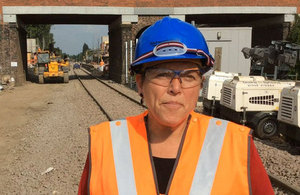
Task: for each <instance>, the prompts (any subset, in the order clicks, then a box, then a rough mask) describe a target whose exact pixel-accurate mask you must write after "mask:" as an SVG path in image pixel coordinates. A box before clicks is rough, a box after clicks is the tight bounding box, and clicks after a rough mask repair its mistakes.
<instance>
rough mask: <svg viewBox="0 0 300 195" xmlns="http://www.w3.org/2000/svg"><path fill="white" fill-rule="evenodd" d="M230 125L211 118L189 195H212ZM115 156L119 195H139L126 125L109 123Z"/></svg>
mask: <svg viewBox="0 0 300 195" xmlns="http://www.w3.org/2000/svg"><path fill="white" fill-rule="evenodd" d="M227 124H228V121H224V120H221V119H215V118H212V119H210V121H209V125H208V128H207V132H206V135H205V139H204V143H203V146H202V149H201V153H200V155H199V160H198V163H197V167H196V172H195V174H194V178H193V183H192V186H191V189H190V194H191V195H195V194H199V193H200V192H201V194H210V192H211V189H212V186H213V182H214V178H215V174H216V170H217V167H218V163H219V158H220V153H221V150H222V146H223V141H224V137H225V133H226V128H227ZM110 130H111V139H112V146H113V156H114V163H115V170H116V177H117V185H118V191H119V194H120V195H127V194H130V195H131V194H137V192H136V186H135V178H134V171H133V164H132V157H131V149H130V141H129V135H128V127H127V121H126V120H121V121H113V122H110Z"/></svg>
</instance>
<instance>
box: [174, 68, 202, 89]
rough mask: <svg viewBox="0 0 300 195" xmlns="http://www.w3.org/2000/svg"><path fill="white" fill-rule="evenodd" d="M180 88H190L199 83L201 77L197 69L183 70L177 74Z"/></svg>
mask: <svg viewBox="0 0 300 195" xmlns="http://www.w3.org/2000/svg"><path fill="white" fill-rule="evenodd" d="M179 77H180V79H181V87H182V88H190V87H195V86H197V85H200V82H201V77H200V71H199V70H184V71H182V72H181V73H180V75H179Z"/></svg>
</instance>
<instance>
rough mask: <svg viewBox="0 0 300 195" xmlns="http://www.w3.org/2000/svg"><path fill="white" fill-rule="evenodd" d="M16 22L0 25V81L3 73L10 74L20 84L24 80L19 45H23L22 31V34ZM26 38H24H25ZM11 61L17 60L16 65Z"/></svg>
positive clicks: (22, 58)
mask: <svg viewBox="0 0 300 195" xmlns="http://www.w3.org/2000/svg"><path fill="white" fill-rule="evenodd" d="M19 31H20V29H17V26H16V24H6V25H1V27H0V34H1V38H0V45H1V50H0V81H1V77H2V76H4V75H10V76H11V77H13V78H14V79H15V81H16V85H21V84H22V83H24V81H25V74H24V68H23V64H24V63H23V60H24V56H23V57H22V54H21V47H24V46H25V44H24V40H23V41H22V38H23V39H24V36H23V35H24V33H23V35H22V33H21V32H19ZM25 40H26V39H25ZM11 62H17V64H18V66H17V67H12V66H11Z"/></svg>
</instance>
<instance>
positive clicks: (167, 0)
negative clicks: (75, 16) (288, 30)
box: [0, 0, 300, 10]
mask: <svg viewBox="0 0 300 195" xmlns="http://www.w3.org/2000/svg"><path fill="white" fill-rule="evenodd" d="M1 4H2V5H6V6H121V7H192V6H193V7H197V6H295V5H297V7H299V6H300V3H299V0H285V1H282V0H252V1H245V0H223V1H220V0H210V1H207V0H185V1H182V0H163V1H162V0H137V1H132V0H122V1H120V0H97V1H96V0H72V1H69V0H40V1H36V0H27V1H24V0H2V1H1ZM1 4H0V5H1ZM2 5H1V6H2ZM1 10H2V9H1Z"/></svg>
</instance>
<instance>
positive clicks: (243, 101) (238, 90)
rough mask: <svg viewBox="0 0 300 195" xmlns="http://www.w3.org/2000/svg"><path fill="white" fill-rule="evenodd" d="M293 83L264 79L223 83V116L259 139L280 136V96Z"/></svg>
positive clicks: (234, 79) (240, 78)
mask: <svg viewBox="0 0 300 195" xmlns="http://www.w3.org/2000/svg"><path fill="white" fill-rule="evenodd" d="M294 85H295V82H294V81H275V80H267V79H265V78H264V77H262V76H235V77H234V78H233V79H232V80H225V81H224V83H223V88H222V93H221V100H220V105H221V106H220V115H221V117H222V118H225V119H228V120H231V121H234V122H237V123H241V124H243V125H247V126H249V127H250V128H252V129H254V132H255V134H256V135H257V136H258V137H259V138H268V137H271V136H273V135H275V134H276V133H277V130H278V123H277V113H278V110H279V101H280V93H281V91H282V89H283V88H284V87H291V86H294Z"/></svg>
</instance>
